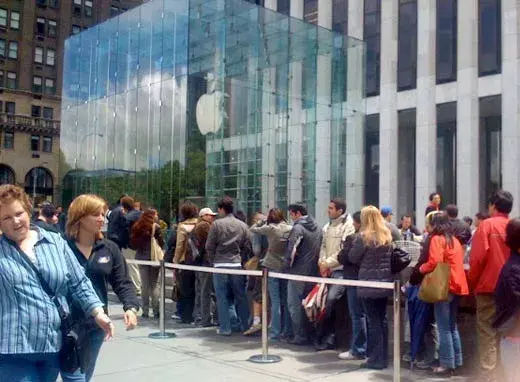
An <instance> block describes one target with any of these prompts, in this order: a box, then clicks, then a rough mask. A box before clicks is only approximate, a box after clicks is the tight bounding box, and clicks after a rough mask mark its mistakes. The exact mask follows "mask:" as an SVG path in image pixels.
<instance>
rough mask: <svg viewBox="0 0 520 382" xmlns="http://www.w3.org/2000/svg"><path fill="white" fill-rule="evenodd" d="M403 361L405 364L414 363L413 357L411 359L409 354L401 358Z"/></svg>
mask: <svg viewBox="0 0 520 382" xmlns="http://www.w3.org/2000/svg"><path fill="white" fill-rule="evenodd" d="M401 359H402V360H403V362H412V357H411V356H410V354H408V353H406V354H403V356H402V357H401Z"/></svg>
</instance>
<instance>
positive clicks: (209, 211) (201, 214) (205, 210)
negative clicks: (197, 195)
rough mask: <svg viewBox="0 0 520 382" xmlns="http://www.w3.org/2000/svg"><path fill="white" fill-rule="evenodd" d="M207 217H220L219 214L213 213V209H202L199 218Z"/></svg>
mask: <svg viewBox="0 0 520 382" xmlns="http://www.w3.org/2000/svg"><path fill="white" fill-rule="evenodd" d="M205 215H213V216H216V215H218V214H216V213H215V212H213V211H212V210H211V208H208V207H206V208H203V209H201V210H200V212H199V217H203V216H205Z"/></svg>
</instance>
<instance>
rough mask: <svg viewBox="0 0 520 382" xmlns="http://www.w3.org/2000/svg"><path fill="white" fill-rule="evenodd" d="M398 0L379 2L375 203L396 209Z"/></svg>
mask: <svg viewBox="0 0 520 382" xmlns="http://www.w3.org/2000/svg"><path fill="white" fill-rule="evenodd" d="M398 10H399V2H398V0H387V1H383V2H382V3H381V95H380V100H381V101H380V102H381V109H380V114H379V118H380V123H379V126H380V127H379V142H380V143H379V156H380V175H379V204H380V205H381V206H383V205H390V206H392V207H393V208H394V211H395V213H396V215H397V216H398V211H396V209H397V165H398V163H397V150H398V147H399V146H398V143H399V142H398V140H399V139H398V123H397V20H398Z"/></svg>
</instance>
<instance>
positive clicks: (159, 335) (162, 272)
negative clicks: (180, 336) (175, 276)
mask: <svg viewBox="0 0 520 382" xmlns="http://www.w3.org/2000/svg"><path fill="white" fill-rule="evenodd" d="M159 267H160V268H159V286H160V288H161V296H160V300H159V332H155V333H150V334H149V335H148V337H150V338H155V339H166V338H173V337H175V333H166V329H165V326H164V318H165V305H166V304H165V300H164V299H165V293H164V292H165V288H166V268H165V267H164V260H161V261H160V265H159Z"/></svg>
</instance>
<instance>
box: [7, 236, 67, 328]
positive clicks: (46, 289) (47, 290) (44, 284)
mask: <svg viewBox="0 0 520 382" xmlns="http://www.w3.org/2000/svg"><path fill="white" fill-rule="evenodd" d="M17 250H18V253H19V254H20V257H21V258H22V260H23V261H24V262H25V263H26V264H27V265H28V266H29V267H30V268H31V269H32V270H33V271H34V273H35V274H36V277H38V281H39V282H40V284H41V286H42V288H43V290H44V292H45V293H47V295H48V296H49V298H50V299H51V301H52V302H53V304H54V305H55V306H56V309H58V313H59V314H60V318H61V319H63V318H65V317H66V316H67V313H66V312H65V310H64V309H63V306H62V305H61V303H60V302H59V301H58V299H57V297H56V294H55V293H54V292H53V291H52V289H51V287H50V286H49V284H48V283H47V281H45V279H44V278H43V276H42V274H41V273H40V271H39V270H38V268H36V266H35V265H34V264H33V262H32V261H31V259H29V257H28V256H27V254H26V253H25V252H24V251H22V250H21V248H19V247H18V246H17Z"/></svg>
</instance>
